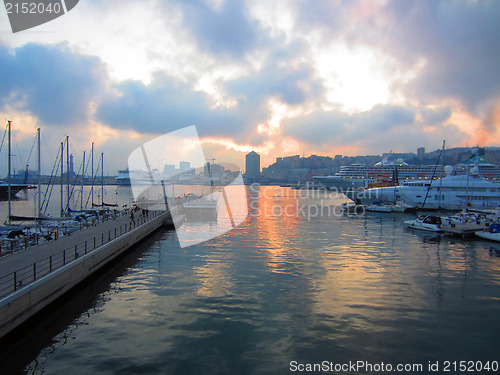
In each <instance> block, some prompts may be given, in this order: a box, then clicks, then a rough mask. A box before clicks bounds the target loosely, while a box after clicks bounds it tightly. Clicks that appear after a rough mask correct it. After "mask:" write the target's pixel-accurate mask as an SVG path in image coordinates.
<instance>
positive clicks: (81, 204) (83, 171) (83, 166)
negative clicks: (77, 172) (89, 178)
mask: <svg viewBox="0 0 500 375" xmlns="http://www.w3.org/2000/svg"><path fill="white" fill-rule="evenodd" d="M84 180H85V151H83V164H82V193H81V194H80V211H83V183H84Z"/></svg>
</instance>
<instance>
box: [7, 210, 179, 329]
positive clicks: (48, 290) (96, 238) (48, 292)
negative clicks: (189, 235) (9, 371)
mask: <svg viewBox="0 0 500 375" xmlns="http://www.w3.org/2000/svg"><path fill="white" fill-rule="evenodd" d="M177 211H178V208H177V207H174V208H173V209H171V210H170V212H169V211H149V212H148V213H147V214H146V215H144V216H139V215H137V217H136V218H135V221H132V220H131V218H130V217H129V216H128V215H125V216H120V217H117V218H115V219H111V220H108V221H106V222H102V223H101V224H99V225H97V226H95V227H90V228H87V229H83V230H81V231H78V232H74V233H72V234H71V235H70V236H62V237H60V238H59V239H57V240H53V241H49V242H46V243H43V244H40V245H37V246H33V247H30V248H28V249H26V250H22V251H18V252H15V253H13V254H11V255H7V256H4V257H1V258H0V337H3V336H5V335H6V334H7V333H9V332H10V331H12V330H13V329H14V328H16V327H18V326H19V325H20V324H22V323H23V322H25V321H26V320H28V319H29V318H31V317H32V316H33V315H35V314H36V313H37V312H39V311H40V310H42V309H43V308H45V307H46V306H48V305H49V304H50V303H52V302H54V301H55V300H56V299H57V298H59V297H61V296H62V295H63V294H65V293H66V292H68V291H69V290H70V289H71V288H73V287H74V286H76V285H77V284H79V283H80V282H82V281H83V280H85V279H86V278H87V277H89V276H91V275H92V274H93V273H94V272H96V271H97V270H99V269H100V268H101V267H103V266H104V265H106V264H108V263H109V262H110V261H112V260H113V259H115V258H116V257H117V256H119V255H120V254H122V253H124V252H125V251H126V250H128V249H129V248H130V247H132V246H133V245H135V244H137V243H139V242H140V241H141V240H142V239H144V238H145V237H147V236H149V235H150V234H151V233H153V232H154V231H156V230H157V229H158V228H160V227H162V226H165V225H167V226H173V224H174V220H180V219H181V218H180V216H179V215H178V212H177Z"/></svg>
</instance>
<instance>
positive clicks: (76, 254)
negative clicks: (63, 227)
mask: <svg viewBox="0 0 500 375" xmlns="http://www.w3.org/2000/svg"><path fill="white" fill-rule="evenodd" d="M77 246H78V245H75V259H76V258H78V250H77Z"/></svg>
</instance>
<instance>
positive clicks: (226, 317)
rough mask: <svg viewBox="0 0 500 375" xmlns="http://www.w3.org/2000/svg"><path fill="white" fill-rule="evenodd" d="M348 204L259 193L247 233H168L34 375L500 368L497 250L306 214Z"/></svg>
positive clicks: (35, 365)
mask: <svg viewBox="0 0 500 375" xmlns="http://www.w3.org/2000/svg"><path fill="white" fill-rule="evenodd" d="M343 202H345V200H344V199H342V198H332V197H329V196H326V195H325V196H319V195H318V196H306V197H302V198H301V197H297V196H296V195H294V193H293V191H292V190H291V189H283V188H281V189H278V188H273V187H254V188H253V189H251V190H250V189H249V190H248V213H249V214H248V217H247V219H246V220H245V221H244V222H243V224H242V225H240V226H239V227H237V228H236V229H234V230H233V231H230V232H228V233H226V234H224V235H222V236H220V237H218V238H214V239H212V240H209V241H207V242H204V243H201V244H198V245H195V246H191V247H187V248H183V249H181V248H180V247H179V245H178V242H177V239H176V235H175V232H163V233H158V234H157V235H155V236H154V237H153V238H151V239H150V240H148V242H147V243H145V244H144V245H143V247H141V249H142V250H141V251H144V253H143V255H142V256H141V257H140V258H139V259H138V260H137V262H136V263H135V264H134V265H133V266H131V267H129V268H128V269H127V270H126V272H123V273H122V274H121V275H120V276H118V277H117V278H116V279H115V280H114V282H113V283H112V284H111V285H110V286H109V287H107V288H106V291H105V292H101V293H98V294H97V295H96V296H95V300H94V302H93V304H92V305H91V306H89V305H87V306H86V307H84V308H82V312H81V315H80V316H79V317H78V318H77V319H76V320H75V321H74V322H73V323H71V324H69V325H68V326H67V328H65V329H64V330H63V331H62V332H61V333H59V334H58V335H57V336H56V337H54V343H53V344H52V345H49V346H47V347H45V348H44V349H43V350H42V351H41V353H40V354H39V355H38V356H37V358H36V359H35V360H34V361H32V362H31V363H30V364H29V366H28V370H29V372H30V373H35V374H41V373H47V374H48V373H64V372H70V371H71V373H73V374H89V373H110V374H111V373H119V374H122V373H134V374H157V373H168V374H171V373H173V374H187V373H200V374H214V373H221V374H234V373H238V374H254V373H262V374H283V373H288V372H289V363H290V361H299V362H302V363H314V362H321V361H332V362H334V363H344V362H348V361H349V360H353V361H357V360H362V361H372V362H377V363H380V362H382V361H383V362H385V363H392V364H397V363H422V364H424V365H427V363H428V361H436V360H440V361H444V360H483V361H485V360H490V361H491V360H495V359H497V358H498V349H499V348H500V347H499V343H498V337H499V336H500V332H499V329H500V328H499V327H500V326H499V325H498V316H499V315H498V314H499V313H500V303H499V302H500V288H499V285H500V272H499V271H500V257H498V249H497V246H496V245H495V244H491V243H489V242H486V241H482V240H475V239H467V238H466V239H462V238H455V237H450V236H440V235H435V234H432V233H421V232H415V231H410V230H409V229H407V228H405V227H404V225H403V224H402V223H403V220H407V219H408V218H410V217H411V216H409V215H402V214H384V213H367V214H366V215H363V216H340V215H332V214H331V215H328V216H324V215H319V214H318V215H311V213H312V211H309V212H308V211H307V209H306V210H305V211H304V210H301V207H302V206H303V205H306V206H312V205H317V206H321V205H325V206H326V205H330V204H341V203H343ZM287 207H288V211H286V209H287ZM290 207H292V208H290ZM280 210H281V211H280ZM279 212H281V214H279V215H276V213H279ZM284 213H286V214H284ZM305 213H307V214H305ZM193 230H194V229H193Z"/></svg>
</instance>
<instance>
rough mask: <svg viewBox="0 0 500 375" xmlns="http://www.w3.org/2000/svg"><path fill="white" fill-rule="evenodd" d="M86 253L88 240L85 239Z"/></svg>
mask: <svg viewBox="0 0 500 375" xmlns="http://www.w3.org/2000/svg"><path fill="white" fill-rule="evenodd" d="M85 254H87V240H85Z"/></svg>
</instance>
